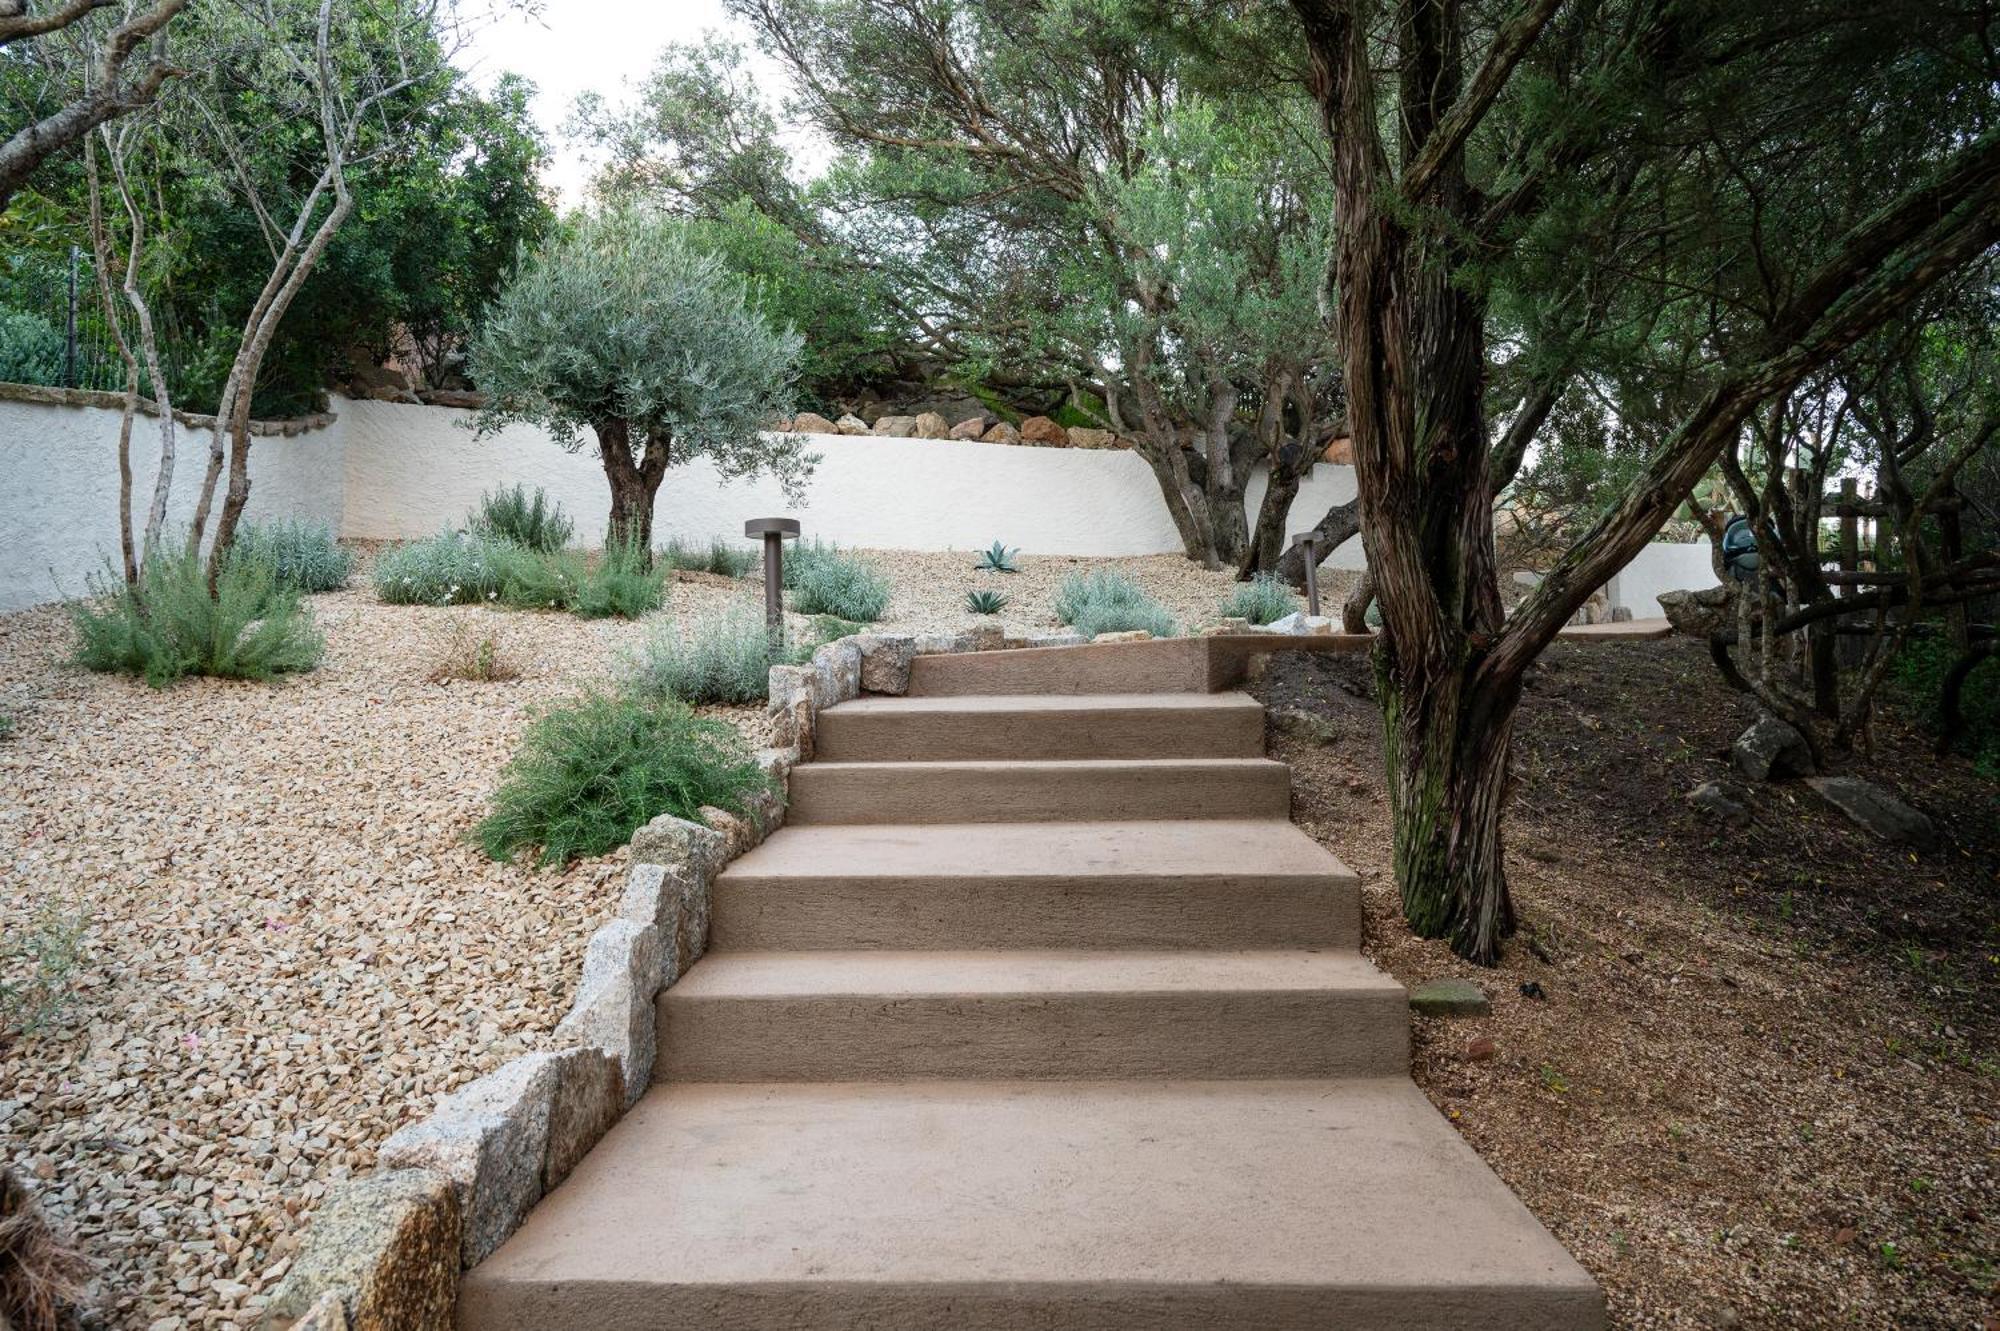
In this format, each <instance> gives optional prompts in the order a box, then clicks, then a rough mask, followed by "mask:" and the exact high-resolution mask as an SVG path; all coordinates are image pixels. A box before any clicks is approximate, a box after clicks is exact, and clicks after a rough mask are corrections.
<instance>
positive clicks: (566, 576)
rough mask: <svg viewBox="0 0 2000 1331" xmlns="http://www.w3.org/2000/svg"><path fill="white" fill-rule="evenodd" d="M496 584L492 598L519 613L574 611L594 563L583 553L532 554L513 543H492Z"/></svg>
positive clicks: (490, 546) (491, 556)
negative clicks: (591, 563) (531, 611)
mask: <svg viewBox="0 0 2000 1331" xmlns="http://www.w3.org/2000/svg"><path fill="white" fill-rule="evenodd" d="M487 558H488V559H489V560H490V561H491V565H492V573H493V584H492V595H491V596H490V597H489V598H488V599H491V600H495V601H498V602H499V603H500V604H501V605H504V606H508V607H510V608H512V609H515V610H570V609H573V608H574V607H575V605H576V601H577V597H578V595H579V594H580V591H581V589H582V587H583V584H584V580H585V579H586V578H587V577H589V575H590V561H589V559H587V558H586V557H585V556H584V553H583V551H581V550H550V551H541V550H530V549H529V548H528V547H526V546H524V545H515V544H514V543H513V542H511V541H493V542H490V543H489V546H488V550H487Z"/></svg>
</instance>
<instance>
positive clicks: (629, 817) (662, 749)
mask: <svg viewBox="0 0 2000 1331" xmlns="http://www.w3.org/2000/svg"><path fill="white" fill-rule="evenodd" d="M769 785H770V781H769V778H768V777H766V776H765V775H764V773H763V771H762V770H761V769H760V768H759V767H758V766H757V764H756V762H755V761H754V760H753V759H752V758H751V756H750V751H749V749H748V747H747V746H746V745H745V743H744V741H743V739H742V737H741V736H740V735H738V734H737V733H736V731H735V729H734V728H733V727H731V726H729V725H728V724H726V723H724V722H721V721H716V720H712V719H708V718H704V717H698V716H696V715H695V714H694V712H693V710H692V709H691V708H690V707H689V706H688V705H687V704H686V703H684V702H681V701H679V700H678V699H674V698H647V697H641V696H638V695H636V694H631V693H626V694H614V693H608V692H591V693H586V694H584V695H583V696H581V697H579V698H576V699H574V700H573V701H571V702H568V703H565V704H563V705H561V706H558V707H555V708H552V709H550V710H549V711H547V712H544V713H543V714H542V715H541V716H539V717H537V718H536V719H535V720H534V721H532V722H530V723H529V725H528V729H527V733H526V734H525V735H524V736H523V737H522V741H521V748H520V750H519V752H517V753H516V754H515V755H514V757H513V759H512V760H511V761H509V762H508V764H507V767H506V769H505V771H504V772H502V774H501V782H500V788H499V789H498V790H497V791H496V792H495V793H494V796H493V805H492V812H491V813H489V814H488V815H487V817H486V819H485V820H484V821H483V822H481V823H480V824H479V826H478V828H477V829H476V831H475V835H476V836H477V838H478V841H479V844H480V845H481V846H482V847H483V848H484V849H485V851H486V853H487V854H488V855H491V856H492V857H493V858H494V859H496V860H510V859H512V858H514V857H515V856H516V855H517V854H519V853H520V852H521V851H523V850H533V851H534V852H535V859H536V862H537V863H539V864H543V865H562V864H567V863H568V862H569V861H571V860H573V859H576V858H578V857H579V856H585V855H602V854H605V853H607V852H608V851H611V850H615V849H616V848H617V847H619V846H622V845H624V844H625V843H626V842H628V841H630V840H631V839H632V834H633V833H634V832H636V831H638V830H639V829H640V828H641V827H644V826H645V825H646V824H647V823H649V822H651V821H652V820H653V819H655V818H657V817H659V816H660V815H661V814H663V813H670V814H673V815H675V816H676V817H680V818H688V819H695V818H698V816H699V811H700V810H701V808H702V806H704V805H713V806H714V807H716V808H720V809H727V810H729V811H731V812H732V813H741V812H743V811H744V809H745V808H746V803H747V800H748V799H749V797H750V796H752V795H753V794H756V793H757V792H760V791H762V790H765V789H767V788H768V787H769Z"/></svg>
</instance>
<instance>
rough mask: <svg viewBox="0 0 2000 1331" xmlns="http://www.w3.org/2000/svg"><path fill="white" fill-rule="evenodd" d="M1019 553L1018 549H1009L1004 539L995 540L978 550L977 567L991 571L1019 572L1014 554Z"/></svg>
mask: <svg viewBox="0 0 2000 1331" xmlns="http://www.w3.org/2000/svg"><path fill="white" fill-rule="evenodd" d="M1020 553H1021V552H1020V550H1018V549H1014V550H1009V549H1008V548H1007V543H1006V542H1004V541H995V542H994V543H993V544H992V545H989V546H987V547H986V548H985V549H984V550H981V551H980V552H979V564H978V567H979V568H981V569H985V570H988V571H990V572H993V573H1019V572H1020V571H1021V570H1020V568H1019V567H1018V566H1017V565H1016V564H1015V563H1014V556H1015V555H1018V554H1020Z"/></svg>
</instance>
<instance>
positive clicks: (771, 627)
mask: <svg viewBox="0 0 2000 1331" xmlns="http://www.w3.org/2000/svg"><path fill="white" fill-rule="evenodd" d="M743 534H744V535H745V536H761V537H762V538H763V539H764V637H765V640H766V641H767V642H768V643H769V645H770V650H771V655H772V657H773V659H775V658H776V656H777V653H778V649H779V648H780V647H782V646H783V645H784V641H785V541H786V539H787V538H790V539H792V540H797V539H798V535H799V520H798V519H797V518H752V519H750V520H749V521H748V522H746V523H744V524H743Z"/></svg>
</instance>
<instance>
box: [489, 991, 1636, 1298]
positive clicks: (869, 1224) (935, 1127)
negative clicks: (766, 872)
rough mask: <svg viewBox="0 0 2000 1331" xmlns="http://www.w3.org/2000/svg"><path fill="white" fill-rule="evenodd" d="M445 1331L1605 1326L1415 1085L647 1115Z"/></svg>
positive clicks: (674, 1095) (897, 1094) (830, 1088)
mask: <svg viewBox="0 0 2000 1331" xmlns="http://www.w3.org/2000/svg"><path fill="white" fill-rule="evenodd" d="M708 964H709V963H708V962H706V961H704V962H703V963H702V966H706V965H708ZM696 969H697V970H699V969H700V967H697V968H696ZM459 1325H460V1327H461V1328H463V1329H464V1331H548V1329H549V1328H555V1327H587V1328H590V1331H656V1329H657V1328H661V1327H680V1326H689V1327H697V1326H698V1327H718V1328H724V1327H726V1328H730V1329H731V1331H751V1329H752V1328H788V1329H789V1328H800V1327H815V1328H827V1327H836V1328H861V1327H868V1328H886V1329H887V1331H928V1329H929V1328H937V1327H951V1328H954V1331H1002V1329H1003V1328H1004V1331H1166V1329H1167V1328H1173V1329H1175V1331H1183V1329H1185V1328H1191V1327H1236V1328H1252V1327H1254V1328H1272V1329H1275V1328H1293V1327H1297V1328H1307V1327H1311V1328H1333V1327H1341V1328H1368V1329H1370V1331H1396V1329H1398V1328H1420V1327H1421V1328H1433V1329H1437V1331H1442V1329H1444V1328H1463V1327H1479V1328H1482V1329H1483V1331H1594V1329H1595V1328H1599V1327H1602V1326H1603V1325H1604V1303H1603V1298H1602V1296H1601V1295H1600V1294H1599V1293H1598V1291H1597V1289H1596V1287H1595V1286H1594V1285H1593V1284H1592V1283H1591V1281H1590V1278H1589V1276H1588V1275H1586V1274H1585V1272H1584V1271H1583V1270H1582V1269H1581V1268H1580V1267H1579V1266H1578V1265H1577V1264H1576V1262H1575V1261H1574V1260H1573V1259H1572V1258H1571V1257H1569V1255H1568V1254H1566V1253H1565V1252H1564V1251H1563V1250H1562V1248H1561V1247H1560V1246H1559V1245H1558V1244H1557V1243H1556V1242H1555V1240H1554V1239H1553V1238H1551V1237H1550V1236H1549V1235H1548V1233H1547V1232H1546V1231H1544V1230H1543V1229H1542V1228H1541V1227H1540V1225H1538V1224H1537V1223H1536V1222H1535V1219H1534V1217H1533V1216H1531V1215H1530V1214H1529V1213H1528V1211H1527V1209H1526V1208H1525V1207H1523V1206H1522V1205H1521V1203H1520V1202H1519V1201H1518V1200H1517V1199H1516V1198H1515V1197H1514V1195H1513V1194H1512V1193H1510V1192H1509V1191H1508V1190H1507V1188H1506V1187H1505V1186H1504V1185H1503V1184H1502V1183H1501V1182H1500V1180H1498V1179H1497V1178H1495V1177H1494V1176H1493V1174H1492V1172H1491V1171H1490V1170H1488V1169H1487V1168H1486V1166H1485V1165H1484V1164H1483V1163H1482V1162H1481V1161H1480V1160H1479V1158H1478V1157H1477V1156H1476V1155H1474V1154H1473V1152H1472V1151H1471V1150H1470V1149H1469V1148H1468V1147H1467V1146H1466V1145H1465V1143H1464V1141H1463V1140H1462V1139H1460V1137H1459V1136H1458V1134H1457V1133H1456V1132H1454V1131H1453V1130H1452V1129H1451V1127H1450V1126H1449V1125H1447V1124H1446V1123H1445V1121H1444V1119H1443V1118H1442V1117H1440V1116H1439V1114H1438V1113H1437V1111H1436V1110H1435V1109H1433V1108H1432V1107H1431V1105H1430V1102H1429V1101H1427V1100H1426V1099H1425V1098H1424V1096H1423V1094H1422V1093H1421V1092H1419V1091H1418V1090H1417V1088H1416V1087H1415V1086H1414V1085H1412V1084H1411V1083H1410V1082H1409V1081H1408V1080H1407V1079H1406V1078H1401V1077H1398V1078H1393V1079H1381V1080H1368V1081H1339V1082H1321V1081H1304V1082H1299V1081H1279V1082H1224V1083H1213V1082H1210V1083H1200V1082H1178V1083H1132V1082H1116V1083H1110V1084H1102V1083H1097V1084H1093V1083H1081V1084H1079V1083H1060V1084H1032V1083H1029V1084H1023V1083H991V1082H951V1083H930V1084H914V1085H909V1084H902V1085H899V1084H888V1085H859V1086H856V1085H820V1086H789V1085H711V1086H660V1087H655V1088H653V1090H652V1091H651V1092H649V1093H648V1094H647V1096H646V1097H645V1099H643V1100H641V1101H640V1103H639V1105H638V1106H637V1108H635V1109H634V1110H633V1111H632V1112H631V1113H630V1114H628V1115H626V1117H625V1118H624V1120H623V1121H622V1122H620V1123H619V1124H618V1125H617V1126H616V1127H614V1128H613V1129H612V1130H611V1133H610V1135H609V1136H607V1137H606V1138H605V1139H604V1140H603V1142H602V1143H601V1144H600V1145H599V1146H598V1147H597V1148H596V1149H595V1150H594V1151H592V1152H591V1153H590V1154H589V1155H588V1156H586V1157H585V1158H584V1160H583V1162H582V1163H581V1164H580V1165H578V1166H577V1168H576V1170H575V1172H574V1173H572V1174H571V1175H570V1176H569V1179H568V1181H567V1182H565V1183H564V1184H563V1185H562V1186H561V1187H560V1188H558V1189H557V1190H556V1191H555V1192H554V1193H553V1194H551V1195H550V1196H549V1198H548V1199H547V1200H545V1201H544V1202H543V1203H542V1204H541V1205H540V1206H539V1207H537V1208H536V1210H535V1211H534V1212H533V1213H532V1214H531V1215H530V1216H529V1217H528V1221H527V1224H526V1225H525V1226H523V1227H522V1229H521V1230H520V1231H519V1232H518V1233H516V1234H515V1235H514V1236H513V1237H512V1238H511V1239H509V1240H508V1241H507V1242H506V1244H505V1245H503V1246H502V1247H501V1248H500V1250H499V1251H498V1252H496V1253H495V1254H494V1255H493V1256H492V1257H491V1258H489V1259H488V1260H487V1261H485V1262H484V1263H482V1264H481V1265H480V1266H479V1267H477V1268H476V1269H474V1270H473V1271H471V1272H469V1273H467V1275H466V1277H465V1283H464V1286H463V1289H462V1291H461V1293H460V1295H459Z"/></svg>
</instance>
